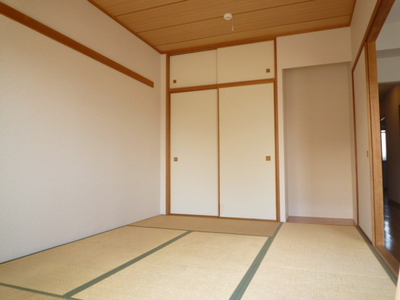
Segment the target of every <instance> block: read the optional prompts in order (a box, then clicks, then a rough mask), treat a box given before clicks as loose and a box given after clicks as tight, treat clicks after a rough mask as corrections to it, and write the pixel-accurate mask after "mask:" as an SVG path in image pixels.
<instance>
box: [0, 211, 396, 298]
mask: <svg viewBox="0 0 400 300" xmlns="http://www.w3.org/2000/svg"><path fill="white" fill-rule="evenodd" d="M394 295H395V283H394V279H393V277H392V276H390V274H389V273H387V271H386V269H385V268H384V266H383V265H382V264H381V263H380V262H379V261H378V259H377V258H376V256H375V255H374V252H373V250H372V249H371V248H370V247H369V245H368V244H367V243H366V241H365V240H364V239H363V237H362V235H361V233H360V232H359V231H358V230H357V228H356V227H354V226H331V225H312V224H294V223H284V224H283V225H281V224H280V223H278V222H268V221H244V220H228V219H217V218H201V217H181V216H159V217H154V218H150V219H147V220H144V221H141V222H137V223H133V224H131V225H128V226H124V227H121V228H118V229H115V230H112V231H109V232H105V233H103V234H99V235H96V236H93V237H89V238H86V239H83V240H80V241H77V242H74V243H70V244H67V245H63V246H60V247H56V248H53V249H50V250H47V251H43V252H40V253H37V254H33V255H29V256H26V257H23V258H21V259H17V260H13V261H10V262H6V263H3V264H0V299H10V300H11V299H12V300H22V299H37V300H50V299H60V298H61V299H83V300H90V299H92V300H102V299H118V300H120V299H121V300H123V299H218V300H221V299H232V300H239V299H245V300H250V299H335V300H337V299H352V300H354V299H363V300H364V299H382V300H384V299H391V300H392V299H394Z"/></svg>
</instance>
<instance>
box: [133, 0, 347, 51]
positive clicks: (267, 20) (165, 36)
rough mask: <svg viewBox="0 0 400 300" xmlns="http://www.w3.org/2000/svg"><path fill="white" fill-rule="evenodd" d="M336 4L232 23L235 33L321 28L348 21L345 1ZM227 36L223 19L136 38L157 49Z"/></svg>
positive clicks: (256, 15)
mask: <svg viewBox="0 0 400 300" xmlns="http://www.w3.org/2000/svg"><path fill="white" fill-rule="evenodd" d="M336 1H337V2H332V1H328V0H321V1H318V3H319V5H314V3H311V2H307V3H301V4H299V5H293V6H295V7H293V8H292V9H288V7H277V8H273V9H268V10H261V11H255V12H250V13H244V14H238V15H236V16H235V22H234V28H235V33H240V32H249V31H254V30H258V29H262V28H269V27H277V26H283V25H290V24H295V23H304V22H310V21H316V22H315V25H316V26H317V25H318V20H319V22H321V24H323V23H324V19H332V18H335V17H341V16H347V17H350V15H351V10H350V11H349V5H348V1H347V2H346V1H338V0H336ZM338 2H340V3H338ZM322 4H323V5H322ZM321 15H322V16H324V18H323V19H321ZM344 25H349V24H336V26H338V27H339V26H344ZM230 33H232V32H231V23H230V22H227V21H225V20H223V18H218V19H210V20H205V21H203V22H194V23H189V24H183V25H180V26H174V27H168V28H161V29H159V30H152V31H147V32H142V33H139V34H138V35H139V36H140V37H142V38H143V39H145V40H147V41H149V42H150V43H151V44H152V45H154V46H155V47H157V46H160V45H165V44H173V43H179V42H184V41H185V40H196V39H204V38H208V37H213V36H214V37H217V36H222V35H227V34H230Z"/></svg>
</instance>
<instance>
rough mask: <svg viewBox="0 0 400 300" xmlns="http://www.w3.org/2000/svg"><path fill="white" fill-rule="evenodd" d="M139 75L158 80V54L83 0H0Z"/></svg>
mask: <svg viewBox="0 0 400 300" xmlns="http://www.w3.org/2000/svg"><path fill="white" fill-rule="evenodd" d="M2 2H3V3H5V4H7V5H9V6H11V7H12V8H14V9H16V10H18V11H20V12H22V13H24V14H26V15H28V16H29V17H31V18H34V19H35V20H36V21H39V22H41V23H43V24H44V25H47V26H49V27H51V28H52V29H54V30H56V31H58V32H60V33H62V34H64V35H66V36H68V37H70V38H72V39H74V40H75V41H77V42H79V43H81V44H83V45H85V46H87V47H89V48H90V49H92V50H95V51H97V52H99V53H100V54H102V55H104V56H106V57H108V58H110V59H112V60H114V61H116V62H118V63H120V64H122V65H123V66H125V67H127V68H129V69H131V70H133V71H135V72H136V73H139V74H140V75H142V76H144V77H146V78H149V79H150V80H152V81H156V80H157V78H159V75H160V73H159V67H160V66H159V64H160V55H159V53H158V52H157V51H156V50H154V49H153V48H151V47H150V46H148V45H147V44H145V43H144V42H143V41H142V40H140V39H139V38H136V37H135V36H134V35H132V33H131V32H129V31H128V30H126V29H125V28H123V27H122V26H121V25H119V24H118V23H117V22H115V21H113V20H112V19H111V18H110V17H109V16H107V15H106V14H105V13H103V12H102V11H100V10H99V9H97V8H96V7H95V6H93V5H92V4H91V3H89V2H88V1H86V0H68V1H65V0H29V1H26V0H2Z"/></svg>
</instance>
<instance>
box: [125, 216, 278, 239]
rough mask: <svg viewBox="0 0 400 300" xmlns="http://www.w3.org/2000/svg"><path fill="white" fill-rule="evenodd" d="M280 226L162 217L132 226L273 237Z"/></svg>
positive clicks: (274, 224)
mask: <svg viewBox="0 0 400 300" xmlns="http://www.w3.org/2000/svg"><path fill="white" fill-rule="evenodd" d="M279 224H280V223H279V222H274V221H262V220H237V219H223V218H212V217H192V216H174V215H168V216H165V215H161V216H157V217H153V218H150V219H146V220H143V221H140V222H136V223H133V224H132V225H135V226H144V227H160V228H170V229H183V230H194V231H205V232H221V233H236V234H249V235H261V236H273V235H274V234H275V232H276V230H277V229H278V227H279Z"/></svg>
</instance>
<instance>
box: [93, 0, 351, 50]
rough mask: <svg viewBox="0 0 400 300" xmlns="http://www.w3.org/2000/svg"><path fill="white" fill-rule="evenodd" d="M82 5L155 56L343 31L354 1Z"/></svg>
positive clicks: (180, 0) (101, 1) (101, 0)
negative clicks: (107, 18) (96, 11)
mask: <svg viewBox="0 0 400 300" xmlns="http://www.w3.org/2000/svg"><path fill="white" fill-rule="evenodd" d="M88 1H89V2H91V3H92V4H93V5H95V6H97V7H98V8H99V9H101V10H102V11H104V12H105V13H106V14H108V15H109V16H110V17H112V18H113V19H115V20H116V21H117V22H118V23H120V24H121V25H123V26H124V27H125V28H127V29H128V30H129V31H131V32H132V33H134V34H135V35H136V36H138V37H139V38H141V39H142V40H144V41H145V42H146V43H148V44H149V45H151V46H152V47H153V48H155V49H156V50H157V51H159V52H160V53H179V52H184V51H188V50H202V49H209V48H215V47H217V46H225V45H233V44H243V43H249V42H255V41H261V40H267V39H271V38H274V37H277V36H283V35H290V34H296V33H303V32H310V31H317V30H324V29H331V28H339V27H345V26H349V25H350V22H351V17H352V13H353V10H354V5H355V1H356V0H88ZM225 13H232V14H233V19H232V20H231V21H226V20H225V19H224V18H223V16H224V14H225Z"/></svg>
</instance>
